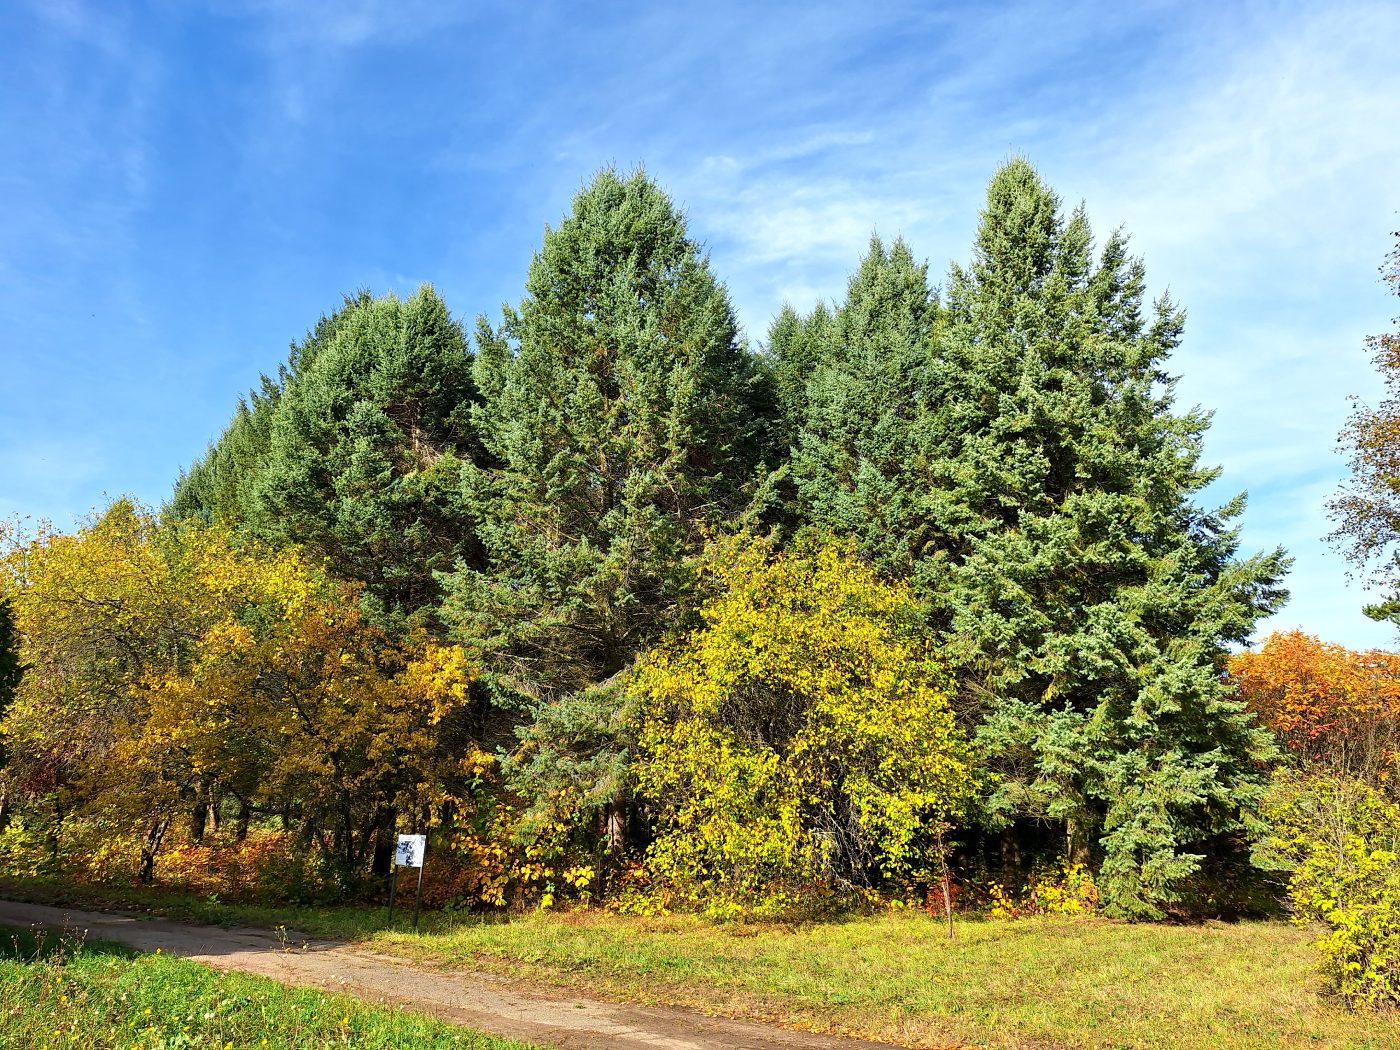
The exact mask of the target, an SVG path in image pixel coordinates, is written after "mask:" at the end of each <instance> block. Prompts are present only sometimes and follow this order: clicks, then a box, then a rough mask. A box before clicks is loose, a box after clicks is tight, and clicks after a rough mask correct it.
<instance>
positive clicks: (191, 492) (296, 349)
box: [164, 290, 373, 528]
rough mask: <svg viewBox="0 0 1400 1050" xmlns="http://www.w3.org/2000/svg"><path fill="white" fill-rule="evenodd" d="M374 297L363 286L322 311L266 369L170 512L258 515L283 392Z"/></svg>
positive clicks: (233, 522) (220, 520)
mask: <svg viewBox="0 0 1400 1050" xmlns="http://www.w3.org/2000/svg"><path fill="white" fill-rule="evenodd" d="M372 301H373V298H372V296H371V295H370V294H369V292H367V291H363V290H361V291H360V292H357V293H356V294H355V295H353V296H346V297H345V300H344V302H343V303H342V304H341V307H340V309H338V310H334V311H332V312H331V313H330V314H322V315H321V318H320V320H319V321H317V322H316V325H315V327H314V328H312V330H311V331H309V332H307V334H306V336H305V338H303V339H302V341H301V342H299V343H293V344H292V345H291V348H290V349H289V351H288V354H287V360H286V362H285V363H283V364H281V365H279V366H278V368H277V374H276V376H269V375H266V374H264V375H263V377H262V382H261V384H260V388H259V389H258V390H254V391H251V392H250V393H249V394H248V395H247V396H246V397H243V398H240V399H239V402H238V407H237V408H236V409H235V410H234V413H233V418H232V419H231V420H229V424H228V426H227V427H226V428H225V429H224V432H223V434H221V435H220V437H219V439H218V440H217V441H215V442H212V443H211V444H210V446H209V450H208V451H207V452H206V453H205V455H204V456H202V457H201V458H200V459H198V460H196V461H195V462H194V463H193V464H191V466H190V468H189V470H187V471H185V472H183V473H182V474H181V475H180V478H179V480H178V481H177V482H176V485H175V491H174V493H173V494H172V495H171V498H170V502H169V503H168V504H166V506H165V508H164V513H165V514H166V515H167V516H169V517H173V518H176V519H185V518H195V519H199V520H201V521H204V522H205V523H206V524H215V523H217V524H219V525H224V526H228V527H230V528H243V527H250V528H251V525H252V523H253V522H254V521H256V520H258V519H259V516H260V515H259V506H258V502H257V498H256V493H257V488H258V486H259V484H260V483H261V478H262V474H263V472H264V470H265V469H266V467H267V460H268V455H269V449H270V446H271V442H272V417H273V414H274V413H275V412H276V410H277V405H278V403H279V402H280V401H281V399H282V393H283V391H284V390H286V389H287V388H288V387H290V386H294V385H295V384H296V383H298V382H299V381H300V379H301V376H302V374H303V373H304V372H305V371H306V370H307V369H308V368H309V367H310V365H311V362H312V361H314V360H315V359H316V357H317V355H318V354H319V353H320V350H321V348H322V347H323V346H325V345H327V344H328V343H329V342H330V341H331V339H332V337H333V336H334V334H335V331H336V329H337V328H338V327H339V326H340V324H341V323H342V322H343V321H344V320H345V319H346V318H348V317H350V316H351V315H353V314H354V313H355V312H356V311H357V310H359V309H361V308H363V307H365V306H367V305H368V304H369V303H371V302H372Z"/></svg>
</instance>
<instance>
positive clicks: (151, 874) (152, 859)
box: [136, 819, 170, 884]
mask: <svg viewBox="0 0 1400 1050" xmlns="http://www.w3.org/2000/svg"><path fill="white" fill-rule="evenodd" d="M169 828H170V821H169V820H167V819H161V820H158V821H156V822H155V823H154V824H152V825H151V827H150V830H149V831H147V832H146V839H145V841H144V842H142V843H141V870H140V871H138V872H137V873H136V881H137V882H140V883H143V884H145V883H148V882H150V881H151V880H152V879H153V878H155V874H156V854H157V853H159V852H160V844H161V842H163V841H164V840H165V833H166V831H167V830H168V829H169Z"/></svg>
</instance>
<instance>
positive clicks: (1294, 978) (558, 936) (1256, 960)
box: [373, 912, 1400, 1050]
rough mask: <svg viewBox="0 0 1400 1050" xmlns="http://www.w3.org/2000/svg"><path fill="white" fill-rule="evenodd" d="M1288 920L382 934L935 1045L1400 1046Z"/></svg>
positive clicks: (612, 991)
mask: <svg viewBox="0 0 1400 1050" xmlns="http://www.w3.org/2000/svg"><path fill="white" fill-rule="evenodd" d="M1307 942H1308V935H1307V933H1306V932H1304V931H1300V930H1297V929H1294V928H1292V927H1290V926H1288V925H1287V924H1285V923H1278V922H1268V923H1264V922H1253V923H1239V924H1226V923H1210V924H1206V925H1202V926H1153V925H1127V924H1121V923H1113V922H1108V921H1105V920H1095V919H1068V918H1065V919H1035V920H1021V921H1018V922H1005V921H992V920H985V921H966V922H961V923H959V925H958V930H957V939H956V940H954V941H952V942H949V941H948V939H947V935H946V931H944V929H943V928H942V926H941V925H940V924H939V923H937V922H935V921H932V920H930V919H929V918H928V917H927V916H925V915H922V914H917V913H915V914H908V913H905V914H895V915H886V916H879V917H869V918H859V919H851V920H848V921H845V922H832V923H823V924H817V925H812V926H805V927H801V928H797V929H782V928H777V927H771V926H747V927H744V926H716V925H713V924H710V923H707V922H704V921H701V920H697V919H693V918H689V917H669V918H662V919H633V918H623V917H618V916H612V915H608V914H604V913H597V912H594V913H579V914H575V915H564V916H531V917H526V918H521V919H517V920H515V921H512V922H508V923H501V922H477V923H465V924H459V925H457V926H455V927H453V928H450V929H446V930H443V931H442V932H440V933H437V934H434V935H431V936H426V937H417V938H416V937H412V936H410V935H406V934H403V933H381V934H378V935H377V936H375V937H374V938H373V943H374V944H375V946H376V947H378V948H380V949H388V950H393V951H397V952H401V953H403V954H407V955H412V956H417V957H421V958H430V959H432V960H434V961H437V962H450V963H459V964H463V965H470V966H472V967H474V968H477V969H483V968H485V969H493V970H496V971H499V972H504V973H510V974H514V975H517V976H520V977H523V978H526V979H536V980H550V981H556V982H562V983H566V984H570V985H573V986H576V987H579V988H590V989H595V990H598V991H602V992H604V993H606V994H609V995H612V996H615V997H618V998H623V999H631V1000H638V1001H646V1002H671V1003H682V1004H686V1005H691V1006H695V1007H698V1008H701V1009H709V1010H713V1011H716V1012H720V1013H726V1014H732V1015H739V1016H750V1017H770V1018H780V1019H782V1020H784V1021H786V1022H788V1023H790V1024H796V1025H799V1026H801V1027H806V1028H811V1029H815V1030H821V1031H830V1032H848V1033H861V1034H865V1035H868V1036H873V1037H876V1038H883V1039H889V1040H893V1041H899V1042H907V1043H911V1044H922V1045H934V1046H936V1045H946V1044H948V1043H953V1042H957V1041H962V1040H966V1041H969V1042H973V1043H980V1044H987V1045H993V1046H1006V1047H1029V1046H1036V1047H1039V1046H1045V1045H1051V1046H1073V1047H1143V1048H1162V1050H1166V1048H1173V1050H1176V1048H1201V1050H1205V1048H1210V1050H1217V1048H1219V1050H1246V1048H1259V1050H1263V1048H1266V1047H1268V1048H1274V1047H1304V1046H1307V1047H1353V1048H1371V1050H1381V1048H1382V1047H1384V1048H1392V1047H1396V1046H1400V1017H1397V1016H1395V1015H1375V1014H1369V1015H1368V1014H1354V1013H1350V1012H1348V1011H1346V1010H1344V1009H1342V1008H1340V1007H1339V1006H1337V1005H1335V1004H1333V1003H1330V1002H1328V1001H1327V1000H1325V999H1324V998H1323V997H1322V996H1321V995H1320V994H1319V992H1318V986H1317V982H1316V980H1315V977H1314V974H1313V969H1312V967H1313V963H1312V951H1311V948H1310V947H1309V945H1308V943H1307Z"/></svg>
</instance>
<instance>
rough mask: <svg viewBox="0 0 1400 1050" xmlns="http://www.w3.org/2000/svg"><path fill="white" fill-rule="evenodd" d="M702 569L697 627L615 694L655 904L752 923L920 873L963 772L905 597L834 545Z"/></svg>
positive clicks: (731, 552)
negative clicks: (621, 705) (631, 740)
mask: <svg viewBox="0 0 1400 1050" xmlns="http://www.w3.org/2000/svg"><path fill="white" fill-rule="evenodd" d="M709 574H710V577H711V579H710V581H709V582H710V584H711V585H712V587H713V589H714V596H713V597H712V598H711V599H710V600H709V601H708V602H706V603H705V604H704V606H703V607H702V609H701V611H700V615H701V620H702V621H703V623H702V626H700V627H699V628H698V629H697V630H695V631H693V632H691V633H690V634H688V635H686V636H685V637H683V638H680V639H677V640H676V641H674V642H673V643H672V644H670V645H667V646H663V647H662V648H661V649H659V650H658V651H656V652H654V653H653V654H652V655H651V656H649V657H648V658H646V659H645V660H644V661H643V662H642V664H641V665H640V667H639V669H638V670H637V672H636V673H635V675H634V677H633V679H632V682H631V689H632V691H633V692H634V693H635V694H636V695H637V696H638V697H639V700H640V715H639V721H640V728H639V738H640V751H641V757H640V759H639V761H638V764H637V767H636V768H637V779H638V783H639V787H640V789H641V792H642V794H643V795H644V796H645V797H647V798H651V799H655V800H657V801H658V804H659V805H660V807H661V816H660V819H659V822H658V834H657V838H656V841H655V842H654V843H653V845H652V847H651V849H650V851H649V852H648V855H647V864H648V868H649V870H650V873H651V875H652V876H653V878H655V879H656V880H657V881H658V882H659V883H660V884H661V885H662V886H663V887H664V890H663V892H664V893H669V894H671V895H673V899H678V900H682V901H686V902H690V903H699V904H702V905H703V906H704V907H705V908H706V909H707V910H708V911H710V912H712V913H717V914H739V913H742V912H746V911H752V912H755V913H758V914H764V913H781V912H785V911H790V910H792V909H794V908H797V907H803V908H807V907H810V906H812V904H813V903H814V902H819V901H822V900H830V899H832V897H833V896H834V895H850V894H852V893H857V894H858V893H859V892H860V891H862V890H864V889H866V888H868V887H872V886H875V885H881V884H888V883H890V882H893V883H895V884H899V883H905V884H908V883H912V882H917V881H920V880H926V879H928V878H929V877H930V875H931V874H932V872H933V867H934V865H936V864H937V863H938V860H939V849H938V843H939V842H940V841H941V833H942V828H943V826H944V825H943V822H944V821H947V820H949V819H951V818H953V817H955V816H956V815H957V814H958V813H959V811H960V810H961V808H962V806H963V804H964V803H965V801H966V799H967V798H968V796H969V794H970V791H971V789H972V775H971V773H970V771H969V768H968V761H967V756H966V752H965V748H964V743H963V740H962V738H961V737H960V735H959V733H958V731H957V729H956V727H955V726H954V723H953V715H952V712H951V710H950V708H949V705H948V699H947V689H946V684H945V681H946V680H945V677H944V674H943V672H942V669H941V668H940V666H939V665H938V663H937V662H936V660H934V659H933V656H932V654H931V653H930V652H928V651H927V649H926V647H925V645H924V644H923V643H922V642H921V641H920V640H919V638H918V634H917V628H916V614H917V606H916V603H915V601H914V599H913V597H912V595H911V593H910V592H909V590H908V588H907V587H906V586H904V585H902V584H895V583H890V582H887V581H885V580H883V579H881V578H880V577H879V576H878V575H877V574H876V572H875V571H874V570H873V569H871V568H870V567H869V566H867V565H865V564H864V563H862V562H861V561H860V560H859V559H858V558H857V556H856V554H855V552H854V551H853V549H851V548H850V547H849V546H848V545H846V544H842V543H837V542H828V543H812V544H809V545H806V546H803V547H799V548H798V549H796V550H794V551H791V552H787V553H779V552H777V551H776V549H775V547H774V546H773V545H772V544H771V543H769V542H766V541H761V540H760V541H749V542H744V543H735V544H732V545H730V546H727V547H724V548H722V549H721V550H720V551H719V553H718V554H717V555H716V557H715V558H714V559H713V561H712V563H711V566H710V569H709Z"/></svg>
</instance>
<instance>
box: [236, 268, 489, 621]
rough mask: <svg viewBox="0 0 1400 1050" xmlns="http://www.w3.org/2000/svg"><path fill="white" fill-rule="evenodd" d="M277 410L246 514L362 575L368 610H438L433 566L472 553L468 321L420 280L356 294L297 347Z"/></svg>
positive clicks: (412, 617)
mask: <svg viewBox="0 0 1400 1050" xmlns="http://www.w3.org/2000/svg"><path fill="white" fill-rule="evenodd" d="M285 376H286V379H285V385H284V387H283V389H282V391H281V395H280V397H279V398H278V399H277V402H276V405H275V408H274V409H273V411H272V413H271V418H270V421H269V426H268V436H267V448H266V454H265V457H264V459H263V461H262V462H261V464H260V465H259V467H258V468H257V470H256V472H255V475H256V476H255V479H254V480H253V481H252V483H251V492H250V493H249V496H248V503H249V506H248V509H247V513H246V519H245V524H246V526H247V528H248V529H249V530H250V531H251V532H253V533H254V534H255V535H257V536H259V537H260V538H262V539H264V540H266V541H268V542H271V543H273V544H274V545H291V544H296V545H299V546H302V547H304V548H305V549H306V550H307V551H308V553H310V554H311V555H313V556H318V557H322V558H325V559H326V561H327V562H328V564H329V565H330V567H331V569H332V570H333V571H334V572H335V573H336V574H337V575H338V576H340V577H342V578H344V579H351V580H358V581H361V582H363V583H364V584H365V585H366V592H365V595H366V596H365V605H366V612H367V613H369V614H370V615H371V618H372V619H375V620H377V621H379V622H381V623H386V624H388V625H391V626H394V625H403V624H405V623H409V622H422V621H424V620H426V619H429V618H431V617H432V616H433V615H435V612H436V607H437V603H438V601H439V598H440V592H439V587H438V583H437V579H436V576H435V573H437V572H440V571H443V570H446V569H449V568H451V567H452V566H453V565H454V564H455V563H456V561H457V559H458V558H459V557H462V556H464V554H466V555H469V554H470V548H471V541H470V534H471V519H470V516H469V514H468V513H467V508H466V505H465V503H464V502H463V500H462V497H461V492H460V487H461V469H462V466H463V464H464V462H466V461H468V460H469V459H470V458H471V457H472V456H474V455H475V454H476V442H475V439H474V436H473V433H472V429H471V423H470V419H469V414H470V411H471V404H472V402H473V400H474V397H475V390H474V386H473V383H472V378H471V359H470V355H469V353H468V350H467V345H466V337H465V335H464V333H463V332H462V329H461V326H460V325H459V324H458V323H457V322H456V321H455V320H454V319H453V318H452V317H451V315H450V314H449V313H448V310H447V306H446V304H445V303H444V302H443V300H442V298H441V297H440V296H439V295H438V294H437V293H436V292H435V291H434V290H433V289H432V288H431V287H429V286H427V285H424V286H423V287H422V288H420V289H419V290H418V291H417V292H416V293H415V294H414V295H413V296H411V297H410V298H408V299H406V300H400V299H399V298H398V297H396V296H394V295H392V294H391V295H388V296H385V297H383V298H379V299H371V298H370V297H369V296H367V295H361V296H360V297H358V298H355V299H348V300H347V302H346V306H345V308H344V309H343V310H341V311H339V312H338V314H336V315H335V316H334V318H333V320H332V321H331V322H329V323H327V324H325V325H323V326H320V327H319V328H318V330H317V331H316V332H314V333H313V334H312V337H311V338H310V339H308V340H307V342H306V343H305V344H303V347H302V348H300V350H299V351H294V353H293V356H292V359H291V360H290V362H289V364H288V368H287V370H286V373H285Z"/></svg>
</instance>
